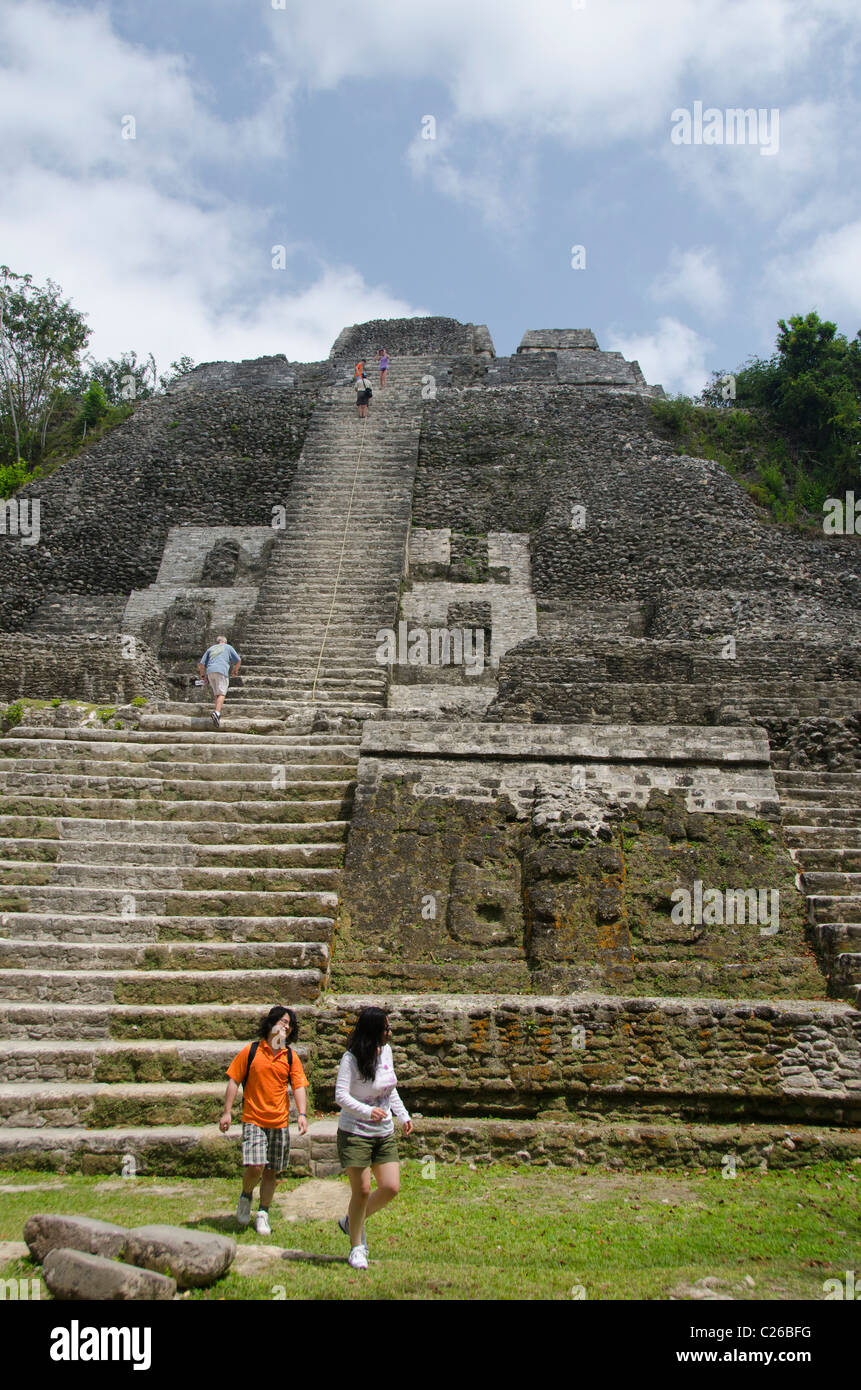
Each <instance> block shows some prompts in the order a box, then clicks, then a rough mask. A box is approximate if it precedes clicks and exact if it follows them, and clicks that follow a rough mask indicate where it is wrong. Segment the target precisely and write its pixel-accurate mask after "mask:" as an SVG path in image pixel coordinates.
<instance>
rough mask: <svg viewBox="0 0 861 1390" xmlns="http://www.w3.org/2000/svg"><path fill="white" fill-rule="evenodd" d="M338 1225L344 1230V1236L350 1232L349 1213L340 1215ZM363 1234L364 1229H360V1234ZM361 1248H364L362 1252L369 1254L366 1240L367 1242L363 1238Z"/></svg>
mask: <svg viewBox="0 0 861 1390" xmlns="http://www.w3.org/2000/svg"><path fill="white" fill-rule="evenodd" d="M338 1227H339V1229H340V1230H342V1231H343V1232H344V1235H345V1236H349V1234H350V1217H349V1215H347V1216H342V1217H341V1219H340V1221H339V1222H338ZM364 1234H365V1231H364V1230H363V1231H362V1235H364ZM362 1249H363V1250H364V1252H365V1254H366V1255H370V1253H371V1252H370V1250H369V1249H368V1242H367V1241H366V1240H363V1241H362Z"/></svg>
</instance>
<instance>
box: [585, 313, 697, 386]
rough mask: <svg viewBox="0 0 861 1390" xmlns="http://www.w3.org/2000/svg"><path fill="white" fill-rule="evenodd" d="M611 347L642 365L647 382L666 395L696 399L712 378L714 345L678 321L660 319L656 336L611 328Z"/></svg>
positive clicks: (608, 338)
mask: <svg viewBox="0 0 861 1390" xmlns="http://www.w3.org/2000/svg"><path fill="white" fill-rule="evenodd" d="M607 346H608V347H609V348H610V349H611V350H612V351H615V352H622V353H624V355H625V356H626V357H627V358H629V359H634V360H636V361H637V362H639V364H640V366H641V367H642V369H643V373H644V375H645V378H646V380H647V381H648V382H652V383H653V384H655V385H657V384H660V385H661V386H663V388H664V390H665V391H670V392H679V391H683V392H684V393H685V395H688V396H693V395H696V394H697V393H698V392H699V391H701V390H702V388H703V387H704V386H705V385H706V383H707V381H708V379H709V376H710V372H709V369H708V367H707V366H706V357H707V355H708V353H709V351H710V350H711V349H712V348H713V347H714V344H713V343H712V342H710V341H709V339H708V338H704V337H702V336H701V335H700V334H699V333H697V332H696V331H695V330H694V329H693V328H688V326H687V324H684V323H680V322H679V320H678V319H674V318H660V319H658V323H657V326H656V328H655V329H654V331H653V332H652V333H641V334H627V335H626V334H624V333H620V332H619V330H618V329H614V328H611V329H610V330H609V333H608V334H607Z"/></svg>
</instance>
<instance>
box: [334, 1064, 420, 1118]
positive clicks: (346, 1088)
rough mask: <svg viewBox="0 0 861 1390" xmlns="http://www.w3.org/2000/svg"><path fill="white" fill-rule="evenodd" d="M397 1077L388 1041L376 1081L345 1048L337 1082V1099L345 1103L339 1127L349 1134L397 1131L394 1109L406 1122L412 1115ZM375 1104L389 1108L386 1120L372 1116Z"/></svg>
mask: <svg viewBox="0 0 861 1390" xmlns="http://www.w3.org/2000/svg"><path fill="white" fill-rule="evenodd" d="M397 1080H398V1078H397V1077H396V1075H395V1064H394V1061H393V1059H392V1049H391V1047H390V1046H389V1044H388V1043H385V1044H384V1046H383V1047H382V1048H381V1049H380V1055H379V1057H378V1058H377V1071H376V1075H375V1076H374V1079H373V1081H365V1080H364V1078H363V1077H361V1076H360V1075H359V1064H358V1062H357V1061H356V1059H355V1057H354V1056H353V1054H352V1052H345V1053H344V1055H343V1057H342V1058H341V1065H340V1066H339V1067H338V1080H337V1081H336V1082H335V1100H336V1101H337V1103H338V1104H339V1105H340V1107H341V1113H340V1115H339V1116H338V1128H339V1129H345V1130H346V1131H347V1132H348V1134H363V1135H365V1136H366V1137H367V1138H370V1139H377V1138H382V1137H383V1136H385V1135H386V1134H393V1133H394V1129H395V1125H394V1121H393V1120H392V1112H394V1114H395V1115H396V1116H397V1118H398V1119H399V1120H400V1121H401V1123H402V1124H404V1123H406V1121H407V1120H408V1119H409V1118H410V1116H409V1111H408V1110H407V1108H406V1106H405V1105H404V1103H403V1101H402V1100H401V1098H400V1096H399V1095H398V1091H397ZM375 1106H376V1107H379V1109H380V1110H385V1112H386V1117H385V1119H384V1120H378V1121H376V1122H375V1121H374V1120H372V1119H371V1111H372V1110H373V1109H374V1107H375Z"/></svg>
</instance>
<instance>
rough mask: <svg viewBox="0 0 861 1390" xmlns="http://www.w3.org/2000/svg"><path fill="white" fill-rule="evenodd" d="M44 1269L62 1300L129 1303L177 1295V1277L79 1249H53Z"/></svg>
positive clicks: (57, 1295) (46, 1281)
mask: <svg viewBox="0 0 861 1390" xmlns="http://www.w3.org/2000/svg"><path fill="white" fill-rule="evenodd" d="M42 1271H43V1273H44V1276H45V1283H46V1284H47V1285H48V1288H49V1289H50V1291H51V1293H52V1294H53V1295H54V1297H55V1298H56V1299H60V1300H68V1301H74V1302H81V1301H84V1302H86V1301H89V1300H91V1299H92V1300H94V1301H99V1302H101V1301H107V1302H121V1303H126V1302H130V1301H133V1300H137V1299H146V1300H153V1299H158V1300H163V1299H168V1298H174V1297H175V1296H176V1280H175V1279H168V1278H166V1277H165V1276H164V1275H163V1274H154V1273H153V1272H152V1271H151V1270H148V1269H136V1268H135V1266H134V1265H127V1264H122V1263H121V1262H120V1261H119V1260H109V1259H105V1258H103V1257H102V1256H101V1255H87V1254H84V1253H83V1252H82V1251H80V1250H52V1251H51V1252H50V1253H49V1254H48V1255H47V1256H46V1257H45V1263H44V1265H43V1266H42Z"/></svg>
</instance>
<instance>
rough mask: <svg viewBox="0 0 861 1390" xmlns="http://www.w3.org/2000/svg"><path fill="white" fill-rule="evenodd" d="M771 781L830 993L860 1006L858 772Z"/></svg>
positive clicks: (789, 775)
mask: <svg viewBox="0 0 861 1390" xmlns="http://www.w3.org/2000/svg"><path fill="white" fill-rule="evenodd" d="M775 781H776V783H777V788H778V791H779V792H780V799H781V808H782V816H783V824H784V833H785V835H786V841H787V844H788V845H789V847H790V852H791V854H792V856H793V858H794V859H795V861H796V863H797V864H798V867H799V871H800V872H799V887H800V888H801V890H802V891H803V893H804V894H805V897H806V900H807V913H808V919H809V921H810V923H811V925H812V927H813V930H814V932H815V934H816V936H817V938H818V942H819V947H820V950H821V953H822V958H823V961H824V964H825V968H826V970H827V973H828V976H829V987H830V992H831V993H832V994H833V995H835V996H836V997H838V998H842V999H851V1000H854V1001H856V1002H858V1004H859V1005H861V772H823V771H818V770H817V771H800V770H796V771H791V770H776V771H775Z"/></svg>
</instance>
